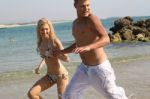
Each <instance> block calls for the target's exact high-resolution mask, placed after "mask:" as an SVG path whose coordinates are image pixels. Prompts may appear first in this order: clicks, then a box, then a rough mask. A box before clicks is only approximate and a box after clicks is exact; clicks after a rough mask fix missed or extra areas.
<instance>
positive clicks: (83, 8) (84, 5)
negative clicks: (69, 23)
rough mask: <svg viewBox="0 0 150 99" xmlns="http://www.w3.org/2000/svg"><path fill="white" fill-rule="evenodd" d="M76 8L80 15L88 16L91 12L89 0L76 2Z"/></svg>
mask: <svg viewBox="0 0 150 99" xmlns="http://www.w3.org/2000/svg"><path fill="white" fill-rule="evenodd" d="M75 8H76V10H77V14H78V17H88V16H89V14H90V13H91V12H90V9H91V8H90V1H89V0H79V1H78V3H77V4H75Z"/></svg>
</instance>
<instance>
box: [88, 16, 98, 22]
mask: <svg viewBox="0 0 150 99" xmlns="http://www.w3.org/2000/svg"><path fill="white" fill-rule="evenodd" d="M88 21H89V22H90V23H92V24H94V23H97V22H99V21H100V19H99V18H98V17H97V16H95V15H93V14H91V15H90V16H89V17H88Z"/></svg>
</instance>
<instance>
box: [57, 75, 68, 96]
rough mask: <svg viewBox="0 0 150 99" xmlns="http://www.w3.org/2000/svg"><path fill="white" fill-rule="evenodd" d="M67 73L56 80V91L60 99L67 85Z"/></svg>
mask: <svg viewBox="0 0 150 99" xmlns="http://www.w3.org/2000/svg"><path fill="white" fill-rule="evenodd" d="M68 80H69V78H68V75H66V76H64V78H60V79H58V81H57V92H58V99H62V98H61V97H62V94H63V93H64V91H65V89H66V87H67V85H68Z"/></svg>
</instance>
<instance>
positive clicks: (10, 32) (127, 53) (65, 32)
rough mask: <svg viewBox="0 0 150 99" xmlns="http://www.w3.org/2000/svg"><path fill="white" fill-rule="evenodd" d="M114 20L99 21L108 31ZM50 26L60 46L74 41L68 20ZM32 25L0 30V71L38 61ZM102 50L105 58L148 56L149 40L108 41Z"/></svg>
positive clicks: (76, 57) (75, 59)
mask: <svg viewBox="0 0 150 99" xmlns="http://www.w3.org/2000/svg"><path fill="white" fill-rule="evenodd" d="M113 22H114V19H105V20H102V23H103V24H104V27H105V28H106V30H107V31H108V32H110V31H109V28H110V27H112V26H113ZM53 25H54V29H55V32H56V34H57V36H58V38H59V39H60V40H61V42H62V44H63V45H64V47H67V46H69V45H71V44H72V43H73V42H74V38H73V36H72V30H71V29H72V21H69V22H57V23H54V24H53ZM36 42H37V38H36V25H29V26H20V27H13V28H5V29H0V73H3V72H9V71H20V70H30V69H33V68H34V67H35V66H36V65H37V64H38V63H39V62H40V56H39V55H38V53H37V51H36V47H37V44H36ZM104 49H105V51H106V53H107V55H108V57H109V59H118V58H129V57H133V58H136V57H141V56H145V55H150V51H149V49H150V42H132V43H131V42H126V43H112V44H109V45H108V46H106V47H105V48H104ZM70 58H71V62H79V61H81V60H80V58H79V55H77V54H70Z"/></svg>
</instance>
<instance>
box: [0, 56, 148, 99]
mask: <svg viewBox="0 0 150 99" xmlns="http://www.w3.org/2000/svg"><path fill="white" fill-rule="evenodd" d="M149 60H150V58H149V57H148V58H144V59H136V60H134V59H132V60H129V61H120V62H116V61H115V62H112V66H113V68H114V70H115V73H116V76H117V81H116V82H117V85H119V86H122V87H124V88H125V90H126V93H127V96H128V97H130V98H129V99H149V98H148V97H150V94H149V92H150V87H149V86H150V79H149V78H150V72H149V70H150V61H149ZM75 65H76V64H72V65H71V66H69V63H67V65H66V68H67V69H68V71H69V73H70V77H71V76H72V74H73V72H72V71H74V69H75V68H76V66H75ZM25 74H27V75H25ZM25 74H24V73H20V75H19V76H17V77H15V74H13V73H12V74H7V73H5V74H4V75H5V76H6V75H9V76H12V77H8V78H9V79H7V78H3V75H1V77H0V96H1V99H28V98H27V96H26V93H27V91H28V90H29V88H30V87H31V86H32V85H33V83H34V82H35V81H36V80H38V79H39V78H40V77H42V75H44V73H42V74H41V75H35V74H33V73H32V72H31V71H28V72H27V73H25ZM42 96H43V98H44V99H57V94H56V86H53V87H52V88H50V89H48V90H46V91H45V92H43V93H42ZM84 99H105V98H104V97H103V96H101V95H99V94H98V93H97V92H96V91H95V90H94V89H93V88H91V87H89V88H88V89H86V90H85V92H84Z"/></svg>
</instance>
